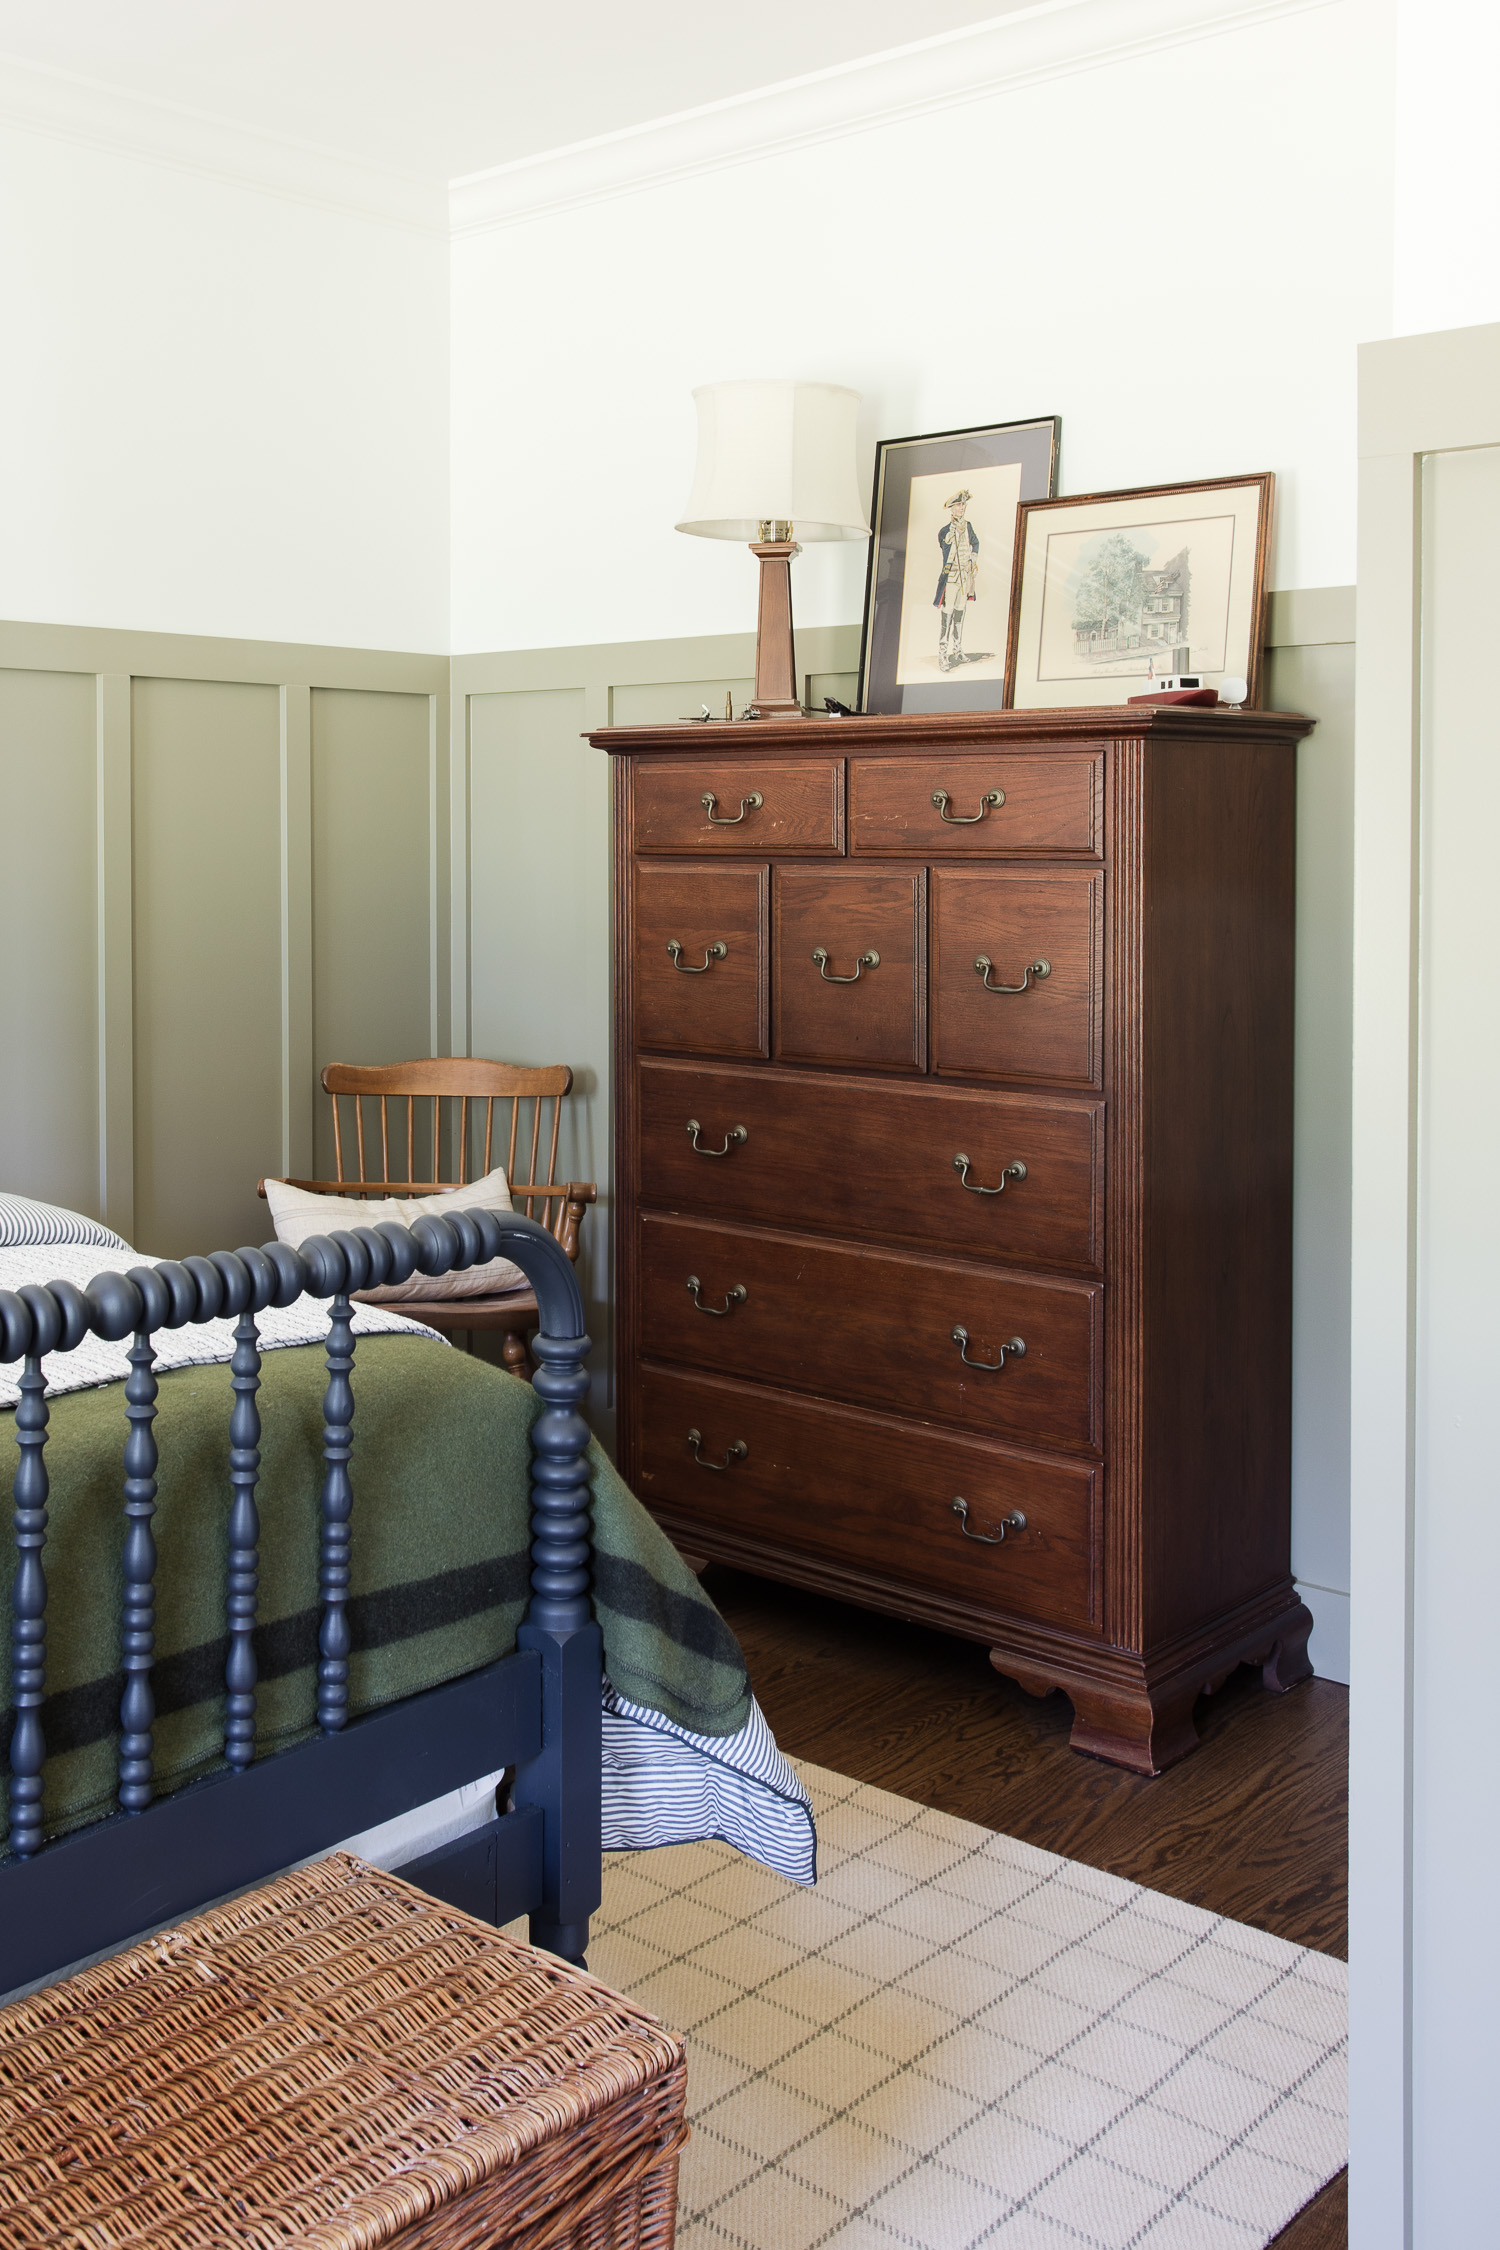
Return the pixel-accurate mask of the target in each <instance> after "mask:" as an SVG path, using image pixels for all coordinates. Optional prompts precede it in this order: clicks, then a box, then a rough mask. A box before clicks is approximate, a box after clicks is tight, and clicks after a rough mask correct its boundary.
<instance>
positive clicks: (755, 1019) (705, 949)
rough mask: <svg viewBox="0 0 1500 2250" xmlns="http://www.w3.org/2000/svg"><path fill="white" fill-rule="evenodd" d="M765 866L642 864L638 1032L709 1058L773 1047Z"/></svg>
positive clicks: (644, 1040)
mask: <svg viewBox="0 0 1500 2250" xmlns="http://www.w3.org/2000/svg"><path fill="white" fill-rule="evenodd" d="M770 877H771V871H770V869H769V868H767V867H726V866H724V865H723V864H722V862H721V863H719V864H717V865H715V864H713V863H711V862H706V861H678V862H674V863H672V864H670V865H668V866H649V865H648V866H641V867H637V868H636V869H635V870H634V885H635V920H634V935H633V939H632V947H633V955H634V964H633V965H634V971H635V979H634V981H635V1026H636V1038H637V1040H638V1041H639V1043H640V1044H641V1046H643V1047H675V1048H679V1049H682V1050H686V1051H687V1052H690V1053H695V1054H703V1055H748V1056H760V1055H764V1054H765V1053H766V1051H767V1045H766V1038H767V987H768V982H769V978H768V973H767V937H768V931H767V922H768V918H769V915H768V908H769V900H770V888H771V881H770Z"/></svg>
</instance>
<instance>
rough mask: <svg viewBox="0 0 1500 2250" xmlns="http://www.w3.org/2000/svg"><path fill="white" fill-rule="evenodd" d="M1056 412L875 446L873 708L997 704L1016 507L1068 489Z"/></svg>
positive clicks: (869, 609)
mask: <svg viewBox="0 0 1500 2250" xmlns="http://www.w3.org/2000/svg"><path fill="white" fill-rule="evenodd" d="M1061 436H1062V422H1061V420H1060V418H1059V417H1058V416H1057V415H1055V414H1049V415H1043V416H1039V417H1038V418H1037V419H1035V420H1033V421H1029V422H997V423H992V424H990V425H988V426H987V427H985V428H983V429H976V430H940V431H936V432H934V433H932V434H930V435H929V436H926V437H909V438H883V439H882V440H881V442H880V444H879V445H878V446H877V447H876V449H875V495H874V499H873V501H872V503H871V514H870V522H871V525H872V526H873V535H872V537H871V540H870V563H869V574H868V576H867V578H866V581H865V616H864V639H863V644H862V646H861V649H860V665H859V697H858V708H859V709H860V710H861V711H996V710H999V709H1000V708H1001V707H1002V705H1003V704H1004V702H1005V700H1006V698H1005V662H1006V659H1005V651H1006V634H1007V629H1008V626H1009V621H1010V607H1011V602H1010V592H1011V562H1012V556H1013V552H1014V546H1015V527H1016V515H1017V510H1018V509H1019V507H1020V505H1021V503H1022V502H1023V501H1026V500H1046V499H1050V498H1051V496H1052V494H1053V493H1054V492H1055V491H1056V490H1057V456H1058V447H1059V443H1060V441H1061Z"/></svg>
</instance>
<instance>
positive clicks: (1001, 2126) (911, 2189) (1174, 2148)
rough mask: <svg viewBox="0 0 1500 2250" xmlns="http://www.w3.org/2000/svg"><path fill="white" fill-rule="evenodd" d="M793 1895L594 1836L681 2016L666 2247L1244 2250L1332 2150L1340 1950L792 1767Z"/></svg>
mask: <svg viewBox="0 0 1500 2250" xmlns="http://www.w3.org/2000/svg"><path fill="white" fill-rule="evenodd" d="M798 1771H799V1772H800V1774H801V1776H802V1779H803V1781H804V1782H805V1783H806V1785H807V1789H808V1792H809V1794H810V1796H811V1797H812V1800H813V1805H814V1809H815V1811H816V1813H817V1818H818V1836H819V1867H820V1876H819V1881H818V1885H817V1888H816V1890H812V1891H804V1890H798V1889H795V1888H794V1887H793V1886H792V1885H790V1884H788V1883H786V1882H784V1881H783V1880H782V1879H781V1878H780V1877H778V1876H775V1875H771V1874H768V1873H766V1872H765V1871H764V1870H763V1869H761V1868H759V1867H756V1866H754V1865H752V1864H751V1863H750V1862H749V1861H747V1860H745V1859H742V1858H741V1857H740V1856H739V1854H738V1853H736V1852H734V1851H731V1850H730V1849H729V1847H728V1846H727V1845H722V1844H686V1845H679V1846H676V1847H673V1848H670V1849H667V1850H662V1851H654V1852H645V1853H616V1854H612V1855H611V1856H610V1857H609V1858H608V1859H607V1860H606V1862H605V1869H606V1872H605V1878H604V1907H603V1911H602V1913H601V1914H600V1915H599V1917H598V1920H597V1922H596V1924H595V1930H596V1933H597V1934H596V1940H595V1943H594V1944H593V1946H592V1947H591V1948H590V1953H589V1965H590V1967H591V1968H592V1969H593V1970H594V1971H595V1973H596V1974H597V1975H599V1976H601V1977H603V1978H604V1979H605V1980H606V1981H607V1982H608V1983H610V1984H612V1985H615V1986H616V1987H617V1988H618V1989H619V1990H621V1991H622V1992H628V1993H631V1994H633V1995H634V1996H635V1997H636V1998H637V1999H639V2000H640V2001H641V2002H642V2004H643V2005H644V2006H646V2007H649V2008H651V2009H652V2010H654V2012H655V2013H656V2014H658V2015H659V2016H661V2017H662V2018H663V2019H664V2020H665V2021H666V2022H668V2023H670V2024H672V2025H673V2026H674V2027H676V2028H677V2029H678V2030H680V2031H682V2032H683V2033H685V2034H686V2037H687V2041H688V2052H689V2075H688V2106H689V2111H690V2114H691V2116H692V2119H693V2138H692V2141H691V2143H690V2145H689V2147H688V2148H687V2150H686V2152H685V2154H684V2158H683V2170H682V2205H681V2220H680V2223H679V2232H678V2241H679V2243H680V2244H681V2245H682V2250H718V2246H719V2245H729V2246H731V2250H815V2246H817V2245H822V2244H824V2243H827V2244H830V2245H837V2246H838V2250H892V2245H895V2244H905V2245H908V2246H911V2250H967V2246H968V2245H970V2244H979V2243H985V2244H988V2243H995V2244H997V2245H1000V2246H1001V2250H1066V2246H1068V2245H1074V2246H1077V2245H1082V2246H1084V2250H1135V2246H1136V2245H1140V2246H1142V2250H1257V2246H1259V2245H1263V2244H1265V2243H1267V2242H1269V2241H1270V2240H1271V2238H1272V2237H1273V2236H1274V2235H1275V2234H1276V2233H1277V2232H1278V2231H1279V2229H1280V2228H1281V2227H1283V2226H1284V2225H1285V2224H1286V2222H1287V2221H1288V2220H1289V2219H1290V2218H1291V2217H1292V2216H1293V2214H1294V2213H1295V2212H1297V2211H1298V2210H1300V2209H1301V2207H1302V2205H1303V2204H1304V2203H1306V2202H1307V2200H1308V2199H1309V2197H1310V2196H1312V2195H1315V2194H1316V2193H1317V2191H1318V2189H1319V2188H1320V2187H1322V2186H1323V2184H1324V2183H1325V2182H1326V2181H1327V2180H1329V2179H1330V2178H1331V2177H1332V2176H1333V2174H1334V2173H1335V2172H1336V2171H1337V2170H1338V2169H1339V2167H1340V2166H1341V2165H1342V2164H1343V2162H1344V2159H1345V2109H1344V2100H1345V2097H1344V2043H1345V1970H1344V1964H1343V1963H1342V1962H1341V1961H1336V1960H1333V1959H1332V1958H1330V1957H1329V1956H1328V1955H1326V1954H1322V1953H1310V1952H1305V1951H1303V1950H1302V1949H1301V1948H1300V1947H1298V1946H1294V1945H1288V1944H1286V1943H1285V1942H1284V1941H1283V1940H1281V1939H1279V1938H1273V1937H1267V1936H1265V1935H1264V1934H1263V1933H1262V1932H1261V1931H1259V1930H1253V1929H1250V1928H1248V1927H1247V1926H1246V1925H1245V1924H1244V1923H1240V1922H1226V1921H1223V1920H1221V1919H1220V1918H1219V1917H1218V1916H1216V1915H1213V1914H1206V1913H1204V1912H1202V1911H1201V1909H1199V1908H1197V1907H1193V1906H1184V1905H1182V1904H1181V1903H1180V1902H1179V1901H1178V1900H1176V1899H1172V1898H1167V1897H1165V1896H1164V1895H1163V1894H1162V1893H1161V1892H1159V1891H1148V1890H1142V1889H1140V1888H1138V1887H1137V1886H1136V1885H1135V1884H1133V1883H1126V1882H1122V1881H1121V1880H1120V1879H1119V1878H1118V1877H1116V1876H1113V1875H1103V1874H1100V1873H1099V1872H1098V1871H1097V1870H1096V1869H1094V1868H1090V1867H1084V1866H1081V1865H1080V1864H1079V1863H1078V1862H1077V1861H1076V1860H1068V1859H1059V1858H1057V1857H1055V1856H1054V1855H1053V1854H1051V1853H1049V1852H1042V1851H1036V1850H1034V1849H1033V1848H1032V1847H1031V1846H1030V1845H1028V1844H1020V1843H1016V1842H1015V1841H1014V1840H1013V1839H1012V1838H1010V1837H1007V1836H997V1835H995V1834H993V1833H992V1832H991V1831H990V1830H989V1829H985V1828H978V1827H975V1826H974V1825H973V1824H972V1823H970V1822H968V1821H963V1820H952V1819H950V1818H949V1817H948V1816H947V1815H946V1814H944V1813H936V1812H930V1811H928V1810H927V1809H926V1808H925V1807H923V1806H921V1805H917V1804H913V1803H911V1802H910V1801H909V1800H908V1799H906V1798H903V1797H893V1796H890V1795H888V1794H887V1793H886V1792H885V1791H884V1790H880V1789H870V1788H867V1787H865V1786H864V1785H863V1784H861V1783H859V1782H854V1781H850V1780H847V1779H846V1778H845V1777H844V1776H843V1775H841V1774H835V1773H828V1772H825V1771H823V1769H821V1768H820V1767H817V1766H806V1765H799V1767H798Z"/></svg>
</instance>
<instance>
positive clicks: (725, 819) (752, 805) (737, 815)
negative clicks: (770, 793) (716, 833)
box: [698, 789, 766, 828]
mask: <svg viewBox="0 0 1500 2250" xmlns="http://www.w3.org/2000/svg"><path fill="white" fill-rule="evenodd" d="M718 801H719V800H718V798H717V797H716V796H715V795H714V793H713V791H712V790H711V789H705V790H704V792H703V794H702V796H701V797H700V798H699V799H698V802H699V804H700V805H701V806H702V807H703V810H704V811H705V812H706V813H707V815H708V817H709V819H710V820H711V821H712V822H713V825H714V826H715V828H733V826H734V825H735V822H736V821H740V820H743V819H744V817H745V815H746V813H747V812H759V811H760V808H761V806H762V805H763V804H764V803H765V801H766V800H765V798H764V797H763V796H762V795H761V793H760V791H759V790H758V789H752V790H751V792H750V794H749V796H748V797H741V799H740V809H739V811H738V812H726V813H716V812H715V811H714V806H715V805H716V804H717V803H718Z"/></svg>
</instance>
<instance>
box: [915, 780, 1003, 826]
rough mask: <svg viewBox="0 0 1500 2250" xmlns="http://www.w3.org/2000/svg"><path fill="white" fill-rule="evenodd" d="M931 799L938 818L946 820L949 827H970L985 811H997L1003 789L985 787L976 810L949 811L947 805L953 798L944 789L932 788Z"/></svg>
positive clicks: (1000, 804) (1000, 803) (982, 816)
mask: <svg viewBox="0 0 1500 2250" xmlns="http://www.w3.org/2000/svg"><path fill="white" fill-rule="evenodd" d="M932 801H933V803H934V805H936V807H937V816H938V819H939V820H946V821H947V823H948V826H949V827H950V828H972V827H973V826H974V823H975V821H976V820H983V818H984V816H985V814H986V813H987V812H992V811H993V812H998V811H999V810H1000V807H1001V806H1002V805H1003V804H1004V802H1005V791H1004V790H1003V789H986V791H985V793H984V795H983V796H982V797H981V798H980V800H979V810H978V812H969V813H952V812H949V810H948V807H949V806H950V805H951V804H952V802H953V799H952V798H951V797H950V796H949V794H948V792H947V790H946V789H934V790H933V792H932Z"/></svg>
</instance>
